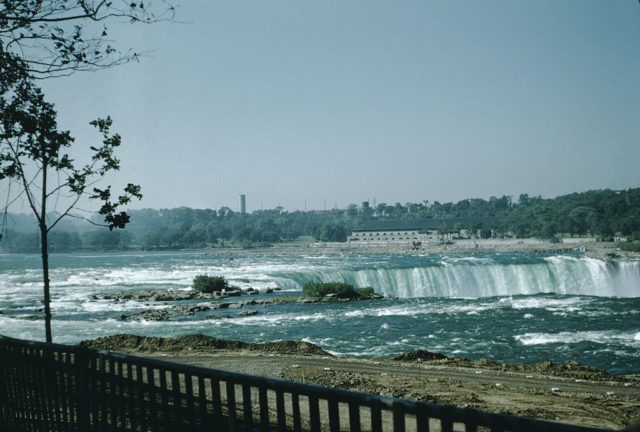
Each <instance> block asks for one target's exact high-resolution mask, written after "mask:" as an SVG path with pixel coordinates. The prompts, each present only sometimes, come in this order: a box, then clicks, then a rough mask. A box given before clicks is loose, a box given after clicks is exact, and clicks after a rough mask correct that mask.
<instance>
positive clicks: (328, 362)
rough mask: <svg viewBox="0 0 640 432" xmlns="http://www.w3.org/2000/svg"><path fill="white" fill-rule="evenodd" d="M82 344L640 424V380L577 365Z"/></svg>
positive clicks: (309, 349) (415, 395) (103, 341)
mask: <svg viewBox="0 0 640 432" xmlns="http://www.w3.org/2000/svg"><path fill="white" fill-rule="evenodd" d="M82 344H83V345H84V346H87V347H90V348H96V349H107V350H112V351H120V352H126V353H132V354H135V355H141V356H145V357H152V358H160V359H164V360H170V361H175V362H179V363H186V364H192V365H196V366H203V367H211V368H215V369H218V370H228V371H233V372H240V373H247V374H251V375H262V376H270V377H278V378H283V379H287V380H292V381H298V382H303V383H313V384H319V385H324V386H329V387H337V388H344V389H349V390H355V391H359V392H365V393H373V394H381V395H384V396H393V397H400V398H404V399H409V400H416V401H422V402H431V403H440V404H451V405H457V406H462V407H473V408H478V409H482V410H485V411H491V412H499V413H508V414H514V415H521V416H528V417H537V418H542V419H547V420H555V421H561V422H566V423H573V424H580V425H586V426H594V427H604V428H611V429H619V428H624V427H628V426H630V425H633V424H636V423H637V422H638V421H640V418H639V417H638V412H640V411H639V410H638V408H639V407H640V376H612V375H609V374H608V373H606V372H604V371H602V370H598V369H594V368H590V367H587V366H583V365H580V364H578V363H576V362H569V363H566V364H557V363H553V362H550V361H544V362H540V363H536V364H506V363H499V362H494V361H490V360H478V361H472V360H469V359H464V358H457V357H447V356H444V355H442V354H439V353H433V352H429V351H424V350H416V351H411V352H408V353H404V354H402V355H400V356H396V357H395V358H392V359H385V358H381V359H364V358H353V357H346V356H332V355H331V354H330V353H328V352H326V351H324V350H322V348H320V347H318V346H317V345H314V344H311V343H308V342H303V341H278V342H267V343H246V342H241V341H234V340H221V339H217V338H214V337H210V336H203V335H188V336H182V337H177V338H158V337H144V336H135V335H114V336H108V337H102V338H98V339H95V340H91V341H84V342H82Z"/></svg>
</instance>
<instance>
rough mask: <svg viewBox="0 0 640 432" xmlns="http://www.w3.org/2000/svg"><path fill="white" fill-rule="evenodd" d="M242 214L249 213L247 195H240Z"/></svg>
mask: <svg viewBox="0 0 640 432" xmlns="http://www.w3.org/2000/svg"><path fill="white" fill-rule="evenodd" d="M240 213H242V214H246V213H247V197H246V195H245V194H242V195H240Z"/></svg>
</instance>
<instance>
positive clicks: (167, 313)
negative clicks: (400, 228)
mask: <svg viewBox="0 0 640 432" xmlns="http://www.w3.org/2000/svg"><path fill="white" fill-rule="evenodd" d="M280 291H281V290H280V288H268V289H262V290H255V289H253V288H248V289H240V288H237V287H231V288H228V289H225V290H222V291H220V292H214V293H202V292H197V291H195V290H184V291H183V290H143V291H120V292H116V293H109V294H103V295H94V296H93V300H107V301H112V302H115V303H122V302H126V301H137V302H142V303H144V304H145V305H146V306H151V305H152V304H153V303H156V305H158V304H159V305H160V306H161V308H154V309H147V310H143V311H140V312H135V313H131V314H122V315H120V320H121V321H140V320H148V321H167V320H170V319H172V318H175V317H178V316H180V315H195V314H206V316H207V318H209V319H227V318H234V317H247V316H254V315H257V314H259V313H260V312H259V311H257V310H255V308H256V307H268V306H275V305H284V304H294V303H296V304H311V303H344V302H350V301H366V300H382V299H384V298H385V297H383V296H381V295H378V294H373V295H369V296H365V297H359V298H340V297H337V296H335V295H333V294H329V295H326V296H323V297H304V296H302V295H281V294H280V295H274V294H277V293H279V292H280ZM260 294H264V295H268V296H266V297H265V296H259V297H258V298H251V299H248V300H239V299H238V300H236V301H230V299H232V298H236V297H249V296H250V297H253V296H258V295H260ZM223 311H224V312H225V313H220V312H223ZM231 311H233V312H235V313H233V314H232V313H229V312H231Z"/></svg>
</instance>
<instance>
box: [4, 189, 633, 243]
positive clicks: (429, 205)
mask: <svg viewBox="0 0 640 432" xmlns="http://www.w3.org/2000/svg"><path fill="white" fill-rule="evenodd" d="M130 216H131V223H130V224H129V225H128V227H127V229H126V230H114V231H109V230H107V229H99V230H96V229H95V227H92V226H91V225H89V224H86V225H85V226H80V225H78V223H73V224H72V223H66V224H64V225H60V226H58V227H56V229H55V230H53V231H52V232H51V234H50V237H49V242H50V247H51V251H52V252H67V251H75V250H81V249H96V250H112V249H125V248H142V249H182V248H202V247H212V246H218V247H220V246H227V245H231V244H232V245H234V246H244V247H250V246H254V245H266V244H274V243H279V242H287V241H293V240H296V239H298V238H300V237H302V236H308V237H312V238H313V239H315V240H317V241H345V240H346V238H347V235H348V234H349V233H350V232H351V230H352V229H354V228H357V227H359V226H361V225H362V224H363V223H365V222H367V221H375V220H410V219H450V218H459V219H467V220H470V222H467V223H466V224H456V225H454V226H453V227H452V230H453V231H454V232H457V231H460V230H466V231H470V232H481V231H483V232H491V233H492V235H496V236H498V237H504V236H513V237H517V238H530V237H538V238H544V239H551V238H554V237H556V236H558V235H565V234H568V235H578V236H584V235H590V236H594V237H598V238H600V239H604V240H607V239H611V238H612V237H613V236H615V235H620V236H625V237H627V238H629V239H630V240H636V241H638V240H640V188H635V189H629V190H625V191H612V190H596V191H589V192H582V193H574V194H570V195H565V196H561V197H557V198H553V199H543V198H541V197H530V196H528V195H526V194H523V195H520V196H519V197H518V199H517V201H516V202H514V200H513V199H512V197H511V196H502V197H500V198H496V197H491V198H489V200H484V199H479V198H473V199H465V200H462V201H458V202H457V203H440V202H437V201H435V202H429V201H424V202H421V203H406V204H400V203H396V204H394V205H388V204H386V203H380V204H378V205H376V206H375V207H362V206H357V205H355V204H351V205H349V206H348V207H347V209H341V210H338V209H334V210H327V211H306V212H305V211H294V212H288V211H285V210H284V209H282V208H280V207H278V208H276V209H273V210H258V211H254V212H253V213H250V214H241V213H238V212H234V211H232V210H231V209H230V208H228V207H222V208H220V209H219V210H209V209H207V210H199V209H191V208H185V207H181V208H175V209H161V210H151V209H145V210H133V211H131V212H130ZM474 219H475V220H476V221H477V222H473V220H474ZM5 220H6V222H5V224H4V225H5V226H4V227H3V238H2V240H0V247H1V248H2V249H3V250H5V251H7V252H39V249H38V248H39V239H38V237H37V235H36V228H37V226H36V224H35V220H34V219H33V218H32V217H31V216H29V215H22V214H9V215H7V218H5ZM89 227H90V228H91V229H90V228H89Z"/></svg>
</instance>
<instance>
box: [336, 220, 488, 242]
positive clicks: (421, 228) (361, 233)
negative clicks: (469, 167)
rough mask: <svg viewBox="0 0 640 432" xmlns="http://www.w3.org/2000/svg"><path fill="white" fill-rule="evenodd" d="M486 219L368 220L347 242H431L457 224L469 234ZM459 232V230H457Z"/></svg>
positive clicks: (355, 230)
mask: <svg viewBox="0 0 640 432" xmlns="http://www.w3.org/2000/svg"><path fill="white" fill-rule="evenodd" d="M483 222H485V220H482V219H476V218H449V219H420V220H396V221H368V222H365V223H364V224H363V225H362V226H360V227H358V228H355V229H354V230H353V231H352V232H351V235H350V236H348V237H347V242H349V243H352V242H365V243H414V242H421V243H429V242H436V241H439V240H441V239H442V237H443V235H445V234H449V233H453V232H454V231H455V228H454V227H456V226H458V227H459V226H463V227H465V229H463V230H461V232H462V233H463V235H468V233H469V230H468V229H467V228H470V227H472V226H476V225H478V224H481V225H482V224H483ZM456 232H457V231H456Z"/></svg>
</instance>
